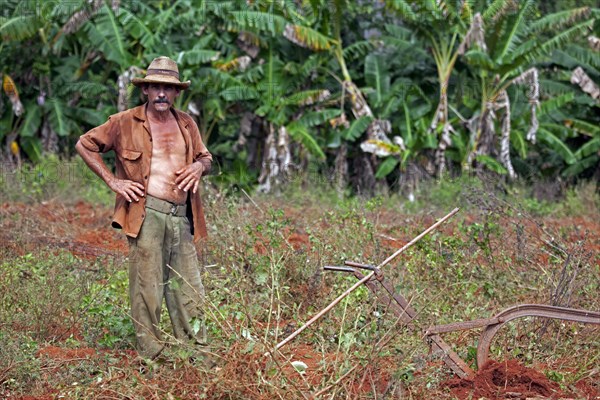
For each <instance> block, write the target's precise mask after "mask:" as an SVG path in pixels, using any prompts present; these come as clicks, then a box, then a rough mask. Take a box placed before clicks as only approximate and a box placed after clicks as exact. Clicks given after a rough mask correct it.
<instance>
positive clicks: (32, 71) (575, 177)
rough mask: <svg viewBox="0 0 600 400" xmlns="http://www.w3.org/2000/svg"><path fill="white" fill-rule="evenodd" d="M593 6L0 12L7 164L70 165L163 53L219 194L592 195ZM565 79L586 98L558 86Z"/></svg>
mask: <svg viewBox="0 0 600 400" xmlns="http://www.w3.org/2000/svg"><path fill="white" fill-rule="evenodd" d="M594 5H595V2H594V1H577V2H576V1H560V2H554V3H549V2H536V1H532V0H529V1H522V2H517V1H512V0H511V1H489V0H473V1H445V2H442V1H422V2H421V1H419V2H410V1H406V0H393V1H391V0H390V1H385V2H383V1H377V2H367V1H357V2H354V1H345V0H311V1H307V0H305V1H293V0H281V1H269V0H260V1H252V2H247V1H241V0H234V1H212V0H179V1H159V0H154V1H149V2H141V1H117V0H112V1H102V0H94V1H83V0H72V1H71V0H70V1H52V2H46V1H35V0H31V1H16V0H8V1H4V2H3V7H2V11H1V16H0V35H1V36H2V39H3V40H2V44H1V45H0V56H1V58H2V60H3V62H2V67H1V68H2V74H3V89H4V90H3V94H2V97H1V100H0V140H2V141H3V142H4V143H5V145H6V147H5V150H4V153H5V157H4V158H5V159H7V160H9V161H12V162H15V163H18V162H20V161H21V160H22V159H27V160H30V161H33V162H40V160H42V159H43V157H44V154H48V153H58V154H61V155H67V156H70V155H71V154H72V153H73V145H74V142H75V141H76V140H77V138H78V136H79V135H81V134H82V133H84V132H85V131H86V130H88V129H90V128H91V127H94V126H97V125H99V124H101V123H102V122H104V121H105V120H106V118H107V117H108V116H109V115H110V114H113V113H115V112H118V111H119V110H123V109H125V108H127V107H131V106H134V105H137V104H141V103H142V102H143V96H142V95H141V93H140V92H139V90H137V89H135V88H134V87H133V86H132V85H131V84H130V83H129V82H130V80H131V78H132V77H134V76H143V74H144V71H143V68H145V67H146V66H147V65H148V64H149V62H150V61H151V60H152V59H153V58H154V57H156V56H159V55H168V56H170V57H172V58H174V59H175V60H176V61H177V62H178V64H179V67H180V70H181V73H182V79H190V80H192V82H193V84H192V86H191V88H190V90H188V91H185V92H184V93H183V95H182V96H181V97H180V98H179V99H178V102H177V104H176V106H177V107H179V108H181V109H183V110H186V111H188V112H190V113H191V114H192V115H193V116H194V117H195V118H196V119H197V121H198V124H199V126H200V128H201V132H202V134H203V137H204V139H205V141H206V142H207V144H208V147H209V148H210V149H211V151H212V152H213V153H214V155H215V159H216V161H217V164H218V168H217V170H218V171H219V172H218V173H217V176H216V177H214V178H213V180H214V181H215V182H220V183H221V184H223V187H224V188H232V187H242V188H245V189H252V188H258V189H259V190H262V191H271V190H273V188H274V187H277V186H279V185H281V184H282V183H284V182H286V181H288V180H289V179H290V176H296V175H295V174H299V176H301V177H305V178H306V176H308V175H310V174H320V175H321V176H323V177H324V179H326V180H328V181H329V182H331V183H332V184H334V185H335V187H336V188H338V190H339V191H340V192H343V191H344V190H350V191H352V192H365V193H372V192H375V191H381V190H384V191H386V190H389V188H392V190H398V191H400V192H401V193H405V194H407V195H409V196H410V195H411V193H412V192H413V190H414V186H415V185H416V183H417V182H418V181H421V180H423V179H428V178H430V177H433V176H443V174H446V173H449V174H450V175H452V176H457V175H461V174H464V173H471V172H472V171H476V172H478V171H482V170H487V171H492V172H493V173H495V174H498V175H500V177H506V178H508V179H516V178H517V177H518V178H521V179H524V180H525V181H526V182H531V181H540V180H542V181H551V182H556V181H557V180H559V181H561V182H566V183H567V184H569V183H574V182H577V181H579V180H582V179H584V180H585V179H597V178H598V174H600V169H599V165H600V163H599V160H600V156H599V151H600V136H599V135H600V133H599V132H600V129H599V128H598V122H599V117H598V115H600V114H599V113H598V104H599V103H598V98H599V96H600V94H599V93H598V92H597V90H598V87H597V84H595V83H594V82H597V81H598V78H599V76H600V70H599V69H600V55H599V52H598V42H597V40H598V39H597V37H598V31H599V28H598V26H599V25H598V15H599V10H598V9H597V8H593V6H594ZM477 22H479V23H480V26H479V30H478V29H474V26H475V28H477V26H476V23H477ZM478 35H479V36H478ZM578 67H580V68H582V69H583V72H584V73H585V75H586V76H587V78H588V79H589V80H590V81H591V82H592V87H593V85H596V86H595V90H596V92H594V91H593V90H592V89H589V88H588V89H586V91H584V89H583V85H579V84H577V83H572V79H573V74H574V71H575V70H576V69H577V68H578ZM532 69H535V72H536V79H533V78H532V79H526V77H523V74H524V73H526V72H528V71H531V70H532ZM529 77H531V75H530V76H529ZM519 79H520V80H519ZM506 99H508V100H509V101H508V103H506ZM13 103H14V104H13ZM19 107H20V108H21V109H19ZM532 113H535V117H536V118H532ZM534 119H537V121H535V122H534ZM531 132H533V133H534V134H535V141H534V140H528V139H532V138H531V137H530V136H529V133H531ZM374 154H375V155H374Z"/></svg>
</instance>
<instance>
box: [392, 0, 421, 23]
mask: <svg viewBox="0 0 600 400" xmlns="http://www.w3.org/2000/svg"><path fill="white" fill-rule="evenodd" d="M386 3H387V4H388V5H389V7H391V8H392V9H394V10H396V11H397V12H398V14H399V15H400V18H402V19H403V20H404V21H406V22H408V23H413V22H417V14H415V12H414V10H413V8H412V5H411V4H410V3H408V2H406V1H405V0H392V1H390V2H386Z"/></svg>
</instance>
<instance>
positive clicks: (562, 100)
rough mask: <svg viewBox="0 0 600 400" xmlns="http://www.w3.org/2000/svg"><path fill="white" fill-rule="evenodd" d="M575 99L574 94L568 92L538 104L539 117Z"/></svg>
mask: <svg viewBox="0 0 600 400" xmlns="http://www.w3.org/2000/svg"><path fill="white" fill-rule="evenodd" d="M574 99H575V93H573V92H568V93H564V94H561V95H560V96H558V97H555V98H553V99H550V100H546V101H542V102H541V103H540V115H547V114H549V113H551V112H552V111H554V110H557V109H560V108H562V107H564V106H565V105H566V104H568V103H570V102H572V101H573V100H574Z"/></svg>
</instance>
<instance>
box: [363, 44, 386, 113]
mask: <svg viewBox="0 0 600 400" xmlns="http://www.w3.org/2000/svg"><path fill="white" fill-rule="evenodd" d="M390 79H391V78H390V75H389V74H388V71H387V70H386V69H385V68H384V65H383V60H382V59H381V57H379V56H378V55H376V54H369V55H368V56H367V58H366V59H365V81H366V83H367V85H369V86H370V87H372V88H374V89H375V93H376V96H377V97H376V100H375V102H376V103H380V102H381V100H382V98H383V96H384V95H385V93H387V92H388V91H389V89H390Z"/></svg>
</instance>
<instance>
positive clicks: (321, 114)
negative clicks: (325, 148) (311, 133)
mask: <svg viewBox="0 0 600 400" xmlns="http://www.w3.org/2000/svg"><path fill="white" fill-rule="evenodd" d="M341 113H342V111H341V110H340V109H338V108H331V109H330V108H326V109H324V110H319V111H311V112H307V113H306V114H304V115H302V117H300V119H299V121H300V123H301V124H302V125H304V126H307V127H313V126H318V125H322V124H324V123H325V122H328V121H330V120H332V119H334V118H336V117H338V116H339V115H340V114H341Z"/></svg>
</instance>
